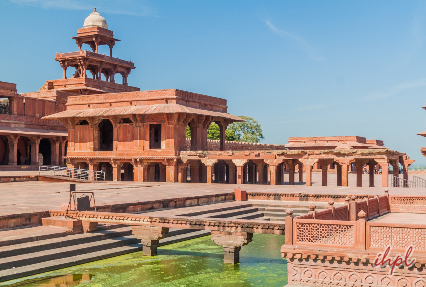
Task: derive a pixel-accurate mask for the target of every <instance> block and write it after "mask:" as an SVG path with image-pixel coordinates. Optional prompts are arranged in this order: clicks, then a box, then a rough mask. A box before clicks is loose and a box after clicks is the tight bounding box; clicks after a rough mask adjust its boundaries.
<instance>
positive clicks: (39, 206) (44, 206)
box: [0, 172, 426, 216]
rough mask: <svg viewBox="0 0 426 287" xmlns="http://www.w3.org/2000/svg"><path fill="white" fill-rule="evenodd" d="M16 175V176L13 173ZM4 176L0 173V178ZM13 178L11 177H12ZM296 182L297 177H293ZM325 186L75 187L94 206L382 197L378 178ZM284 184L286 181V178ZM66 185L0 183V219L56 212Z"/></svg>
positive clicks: (332, 176) (425, 191) (113, 184)
mask: <svg viewBox="0 0 426 287" xmlns="http://www.w3.org/2000/svg"><path fill="white" fill-rule="evenodd" d="M15 173H16V172H15ZM2 175H7V174H6V172H0V176H2ZM14 175H15V174H14ZM296 178H298V177H297V175H296ZM328 179H329V186H327V187H323V186H321V173H314V174H313V182H314V185H313V186H305V185H295V186H290V185H284V186H283V185H276V186H271V185H253V184H243V185H236V184H203V183H192V184H191V183H136V182H106V183H77V191H94V192H95V198H96V205H98V206H99V205H106V204H117V203H133V202H143V201H151V200H159V199H167V198H176V197H190V196H196V195H208V194H217V193H226V192H233V190H234V188H235V187H241V188H243V189H245V190H247V191H256V192H271V193H274V192H277V193H311V194H341V195H352V194H367V193H368V194H370V195H376V194H383V192H384V189H385V188H382V187H381V175H376V179H375V182H376V185H378V186H379V187H368V175H367V174H365V175H364V176H363V185H364V186H367V187H362V188H359V187H355V186H354V185H355V182H356V175H355V174H350V175H349V185H350V186H348V187H341V186H340V187H338V186H336V174H329V178H328ZM286 180H288V177H286ZM389 190H390V194H404V195H426V188H425V189H411V188H409V189H408V188H389ZM68 191H69V183H65V182H64V183H52V182H11V183H0V198H1V200H0V216H3V215H9V214H20V213H26V212H37V211H46V210H58V209H59V207H60V204H61V203H66V202H68V199H69V193H68Z"/></svg>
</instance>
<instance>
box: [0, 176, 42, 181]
mask: <svg viewBox="0 0 426 287" xmlns="http://www.w3.org/2000/svg"><path fill="white" fill-rule="evenodd" d="M18 181H38V176H36V175H16V176H0V182H18Z"/></svg>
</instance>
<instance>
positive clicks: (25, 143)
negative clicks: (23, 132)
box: [16, 137, 31, 165]
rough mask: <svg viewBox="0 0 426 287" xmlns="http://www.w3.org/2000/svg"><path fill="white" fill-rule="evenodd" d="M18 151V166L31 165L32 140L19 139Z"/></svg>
mask: <svg viewBox="0 0 426 287" xmlns="http://www.w3.org/2000/svg"><path fill="white" fill-rule="evenodd" d="M17 147H18V150H17V151H16V163H17V165H24V164H30V160H31V150H30V140H29V139H28V138H27V137H20V138H19V139H18V145H17Z"/></svg>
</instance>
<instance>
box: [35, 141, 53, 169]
mask: <svg viewBox="0 0 426 287" xmlns="http://www.w3.org/2000/svg"><path fill="white" fill-rule="evenodd" d="M38 150H39V155H38V159H39V164H41V165H50V164H52V157H51V156H52V148H51V144H50V140H48V139H42V140H40V144H39V147H38Z"/></svg>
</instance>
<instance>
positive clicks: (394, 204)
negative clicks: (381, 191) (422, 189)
mask: <svg viewBox="0 0 426 287" xmlns="http://www.w3.org/2000/svg"><path fill="white" fill-rule="evenodd" d="M389 204H390V209H391V211H392V212H417V213H426V196H410V195H391V196H390V198H389Z"/></svg>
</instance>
